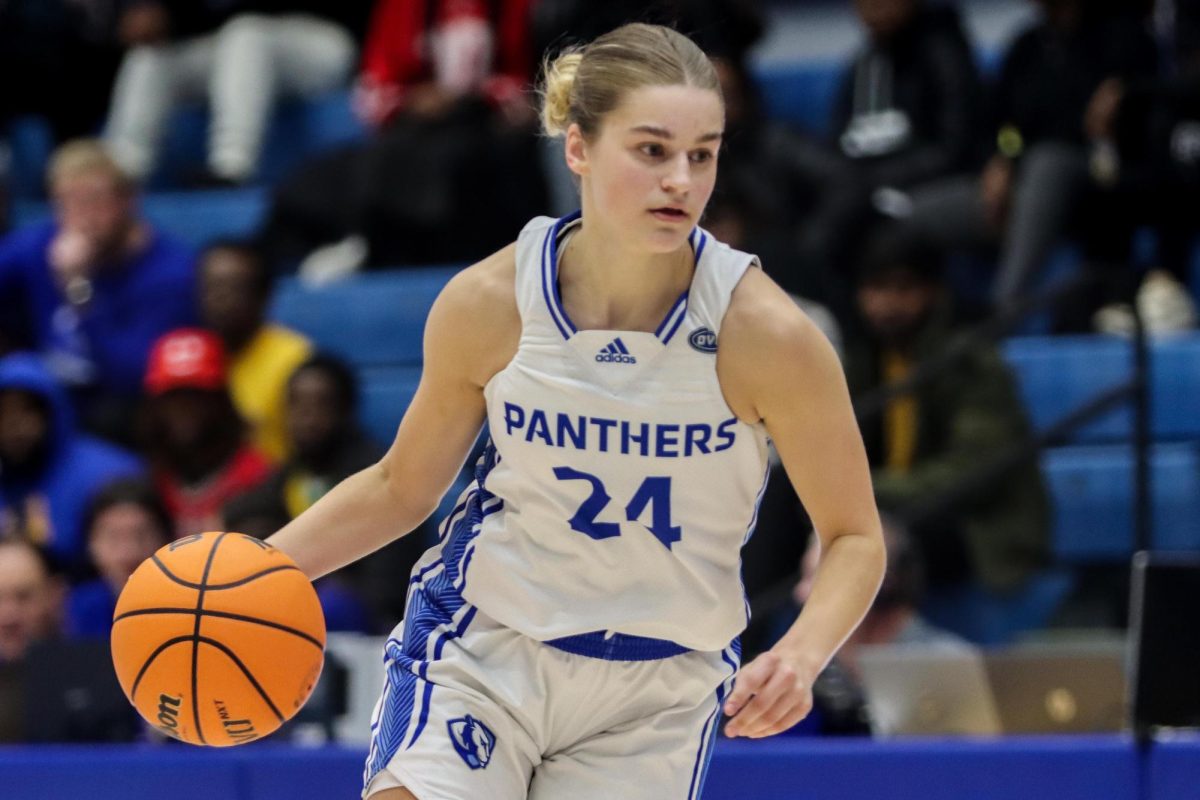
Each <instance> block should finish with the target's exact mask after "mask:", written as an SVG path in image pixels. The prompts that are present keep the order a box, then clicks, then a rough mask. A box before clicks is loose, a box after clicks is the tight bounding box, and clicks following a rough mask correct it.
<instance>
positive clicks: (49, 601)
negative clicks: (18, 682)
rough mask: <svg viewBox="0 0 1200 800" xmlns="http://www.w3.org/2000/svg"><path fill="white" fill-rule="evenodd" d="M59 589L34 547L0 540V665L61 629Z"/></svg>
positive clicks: (43, 555) (43, 554)
mask: <svg viewBox="0 0 1200 800" xmlns="http://www.w3.org/2000/svg"><path fill="white" fill-rule="evenodd" d="M62 599H63V587H62V584H61V582H60V580H59V577H58V575H57V574H56V572H55V570H54V569H53V568H52V566H51V561H50V558H49V556H48V555H47V554H46V552H45V551H44V550H42V549H41V548H39V547H38V546H37V545H35V544H33V543H31V542H27V541H21V540H17V539H0V664H9V663H14V662H19V661H20V660H21V659H23V658H24V657H25V654H26V653H27V652H29V648H30V647H31V646H32V645H34V644H35V643H37V642H39V641H43V640H46V639H53V638H55V637H57V636H58V635H59V631H60V630H61V626H62Z"/></svg>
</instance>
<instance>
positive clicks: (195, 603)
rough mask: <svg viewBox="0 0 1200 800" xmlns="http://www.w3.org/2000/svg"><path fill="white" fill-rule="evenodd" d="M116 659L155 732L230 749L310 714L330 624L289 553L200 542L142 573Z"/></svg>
mask: <svg viewBox="0 0 1200 800" xmlns="http://www.w3.org/2000/svg"><path fill="white" fill-rule="evenodd" d="M112 654H113V665H114V666H115V667H116V670H117V678H118V679H119V680H120V682H121V688H122V689H124V690H125V695H126V697H128V698H129V701H130V702H131V703H133V705H134V707H135V708H137V710H138V713H139V714H141V715H142V716H143V717H145V718H146V720H147V721H148V722H149V723H150V724H151V725H153V726H154V727H156V728H158V729H159V730H160V731H162V732H163V733H166V734H168V735H170V736H173V737H175V738H176V739H181V740H183V741H185V742H190V743H191V744H203V745H213V746H216V747H228V746H230V745H235V744H243V743H245V742H249V741H253V740H255V739H259V738H262V737H263V736H266V735H267V734H269V733H271V732H272V731H274V730H275V729H277V728H278V727H279V726H280V725H282V724H283V723H284V722H286V721H287V720H288V719H289V718H290V717H292V716H293V715H294V714H295V713H296V712H297V711H299V710H300V707H301V706H303V705H304V702H305V701H306V700H307V699H308V696H309V695H310V694H311V693H312V690H313V687H314V686H315V685H316V683H317V678H318V677H319V676H320V674H321V666H322V665H323V664H324V656H325V617H324V615H323V614H322V613H321V605H320V603H319V602H318V601H317V594H316V592H315V591H314V590H313V587H312V584H311V583H310V582H309V580H308V578H307V577H306V576H305V575H304V573H303V572H301V571H300V568H299V567H297V566H296V564H295V562H293V561H292V560H291V559H290V558H288V557H287V556H286V555H284V554H283V553H281V552H280V551H278V550H276V549H275V548H274V547H271V546H270V545H268V544H266V543H265V542H263V541H261V540H259V539H255V538H254V537H252V536H246V535H244V534H241V533H200V534H196V535H194V536H188V537H185V538H183V539H179V540H178V541H175V542H172V543H171V544H169V545H167V546H166V547H163V548H162V549H161V550H159V551H158V552H157V553H155V554H154V555H153V556H151V557H150V558H148V559H147V560H146V561H145V562H143V563H142V565H141V566H140V567H138V568H137V570H135V571H134V573H133V575H132V576H131V577H130V578H129V582H128V583H127V584H125V589H124V590H123V591H122V592H121V597H120V598H119V599H118V600H117V609H116V612H115V613H114V614H113V628H112Z"/></svg>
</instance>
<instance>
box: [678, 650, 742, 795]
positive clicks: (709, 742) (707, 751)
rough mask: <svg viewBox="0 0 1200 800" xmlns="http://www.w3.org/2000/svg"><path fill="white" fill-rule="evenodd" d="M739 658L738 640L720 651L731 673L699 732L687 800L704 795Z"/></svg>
mask: <svg viewBox="0 0 1200 800" xmlns="http://www.w3.org/2000/svg"><path fill="white" fill-rule="evenodd" d="M729 651H733V657H732V658H730V656H729ZM741 657H742V648H741V641H740V640H739V639H734V640H733V641H732V642H731V643H730V645H729V647H727V648H726V649H725V650H722V651H721V660H722V661H724V662H725V663H726V664H728V665H729V666H730V667H732V668H733V672H732V673H730V675H729V677H728V678H726V679H725V680H724V681H722V682H721V685H720V686H718V687H717V707H716V708H714V709H713V710H712V712H711V713H709V715H708V719H707V720H706V721H705V722H704V729H703V730H702V731H700V747H699V749H697V750H696V762H695V764H693V765H692V782H691V787H690V788H689V790H688V800H695V799H696V798H698V797H700V796H701V795H702V794H703V793H704V781H705V780H706V779H707V778H708V765H709V764H710V763H712V751H713V745H714V744H715V743H716V741H717V734H718V732H719V731H720V730H721V724H720V722H717V720H718V719H719V718H720V715H721V706H722V705H723V704H724V703H725V696H726V695H727V694H728V692H729V690H730V689H731V688H732V687H733V679H734V676H735V675H737V671H738V662H739V660H740V659H741ZM710 725H711V726H712V730H711V732H710V731H709V726H710Z"/></svg>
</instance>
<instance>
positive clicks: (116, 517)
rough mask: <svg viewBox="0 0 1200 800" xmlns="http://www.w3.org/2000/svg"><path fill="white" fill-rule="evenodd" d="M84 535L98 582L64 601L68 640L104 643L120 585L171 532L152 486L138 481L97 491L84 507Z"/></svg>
mask: <svg viewBox="0 0 1200 800" xmlns="http://www.w3.org/2000/svg"><path fill="white" fill-rule="evenodd" d="M84 530H85V532H86V536H87V548H88V556H89V557H90V559H91V563H92V566H93V567H94V568H95V571H96V573H97V575H98V577H96V578H95V579H93V580H89V581H86V582H84V583H81V584H79V585H78V586H75V587H73V588H72V589H71V591H70V593H69V594H68V595H67V615H66V621H67V625H66V628H67V632H68V633H69V634H70V635H71V636H81V637H103V638H108V635H109V632H110V631H111V630H112V620H113V611H114V609H116V607H117V597H118V596H119V595H120V594H121V589H123V588H125V582H126V581H128V580H129V576H130V575H132V574H133V571H134V570H135V569H137V568H138V567H139V566H140V565H141V563H142V562H143V561H145V560H146V559H147V558H149V557H150V556H152V555H154V552H155V551H156V550H158V548H160V547H162V546H163V545H165V544H167V543H168V542H170V541H171V540H172V538H174V526H173V524H172V522H171V515H170V514H169V513H167V509H166V507H165V506H164V505H163V502H162V500H161V499H159V497H158V494H157V493H156V492H155V491H154V486H153V485H151V484H150V483H149V482H148V481H146V480H143V479H140V478H138V479H125V480H117V481H114V482H112V483H110V484H108V485H107V486H105V487H104V488H102V489H101V490H100V492H99V493H98V494H97V495H96V496H95V498H94V499H93V500H92V502H91V504H90V506H89V507H88V511H87V519H86V522H85V526H84Z"/></svg>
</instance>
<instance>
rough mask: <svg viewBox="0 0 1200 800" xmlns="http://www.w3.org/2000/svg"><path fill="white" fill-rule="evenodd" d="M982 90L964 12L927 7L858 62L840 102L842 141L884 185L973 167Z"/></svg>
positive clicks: (837, 120) (837, 127) (837, 121)
mask: <svg viewBox="0 0 1200 800" xmlns="http://www.w3.org/2000/svg"><path fill="white" fill-rule="evenodd" d="M978 95H979V81H978V74H977V71H976V68H975V63H974V61H973V59H972V56H971V49H970V45H969V44H968V42H967V38H966V35H965V34H964V33H963V29H962V23H961V20H960V18H959V15H958V12H957V11H956V10H955V9H953V8H947V7H940V6H939V7H930V8H924V7H923V8H921V9H920V10H918V11H917V14H916V16H915V17H914V18H913V19H912V21H911V22H910V23H909V24H908V25H907V26H906V27H905V28H904V29H903V30H901V31H900V32H898V33H897V34H896V35H894V36H893V37H891V38H890V39H888V40H886V41H870V42H868V44H867V45H866V47H865V49H864V50H863V51H862V52H861V53H859V54H858V55H857V56H856V57H855V59H854V61H853V63H851V65H850V67H849V69H848V70H847V71H846V74H845V76H844V77H843V79H842V85H841V89H840V92H839V94H838V98H837V102H836V104H835V106H834V115H833V130H834V132H835V136H837V137H838V141H837V142H836V143H835V144H837V145H838V146H839V149H840V150H841V151H842V153H844V154H845V155H847V156H848V157H850V158H854V159H856V160H860V161H863V162H864V163H870V164H871V165H872V171H873V178H874V180H873V181H872V182H873V183H875V184H876V185H879V184H888V185H896V186H904V185H910V184H913V183H916V182H918V181H923V180H926V179H929V178H934V177H937V176H940V175H944V174H946V173H948V172H951V171H954V170H958V169H961V168H963V167H965V166H967V162H968V161H969V158H970V156H971V154H972V150H973V148H974V146H975V142H976V141H977V134H978V130H979V128H978V119H979V115H978V100H977V98H978Z"/></svg>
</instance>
